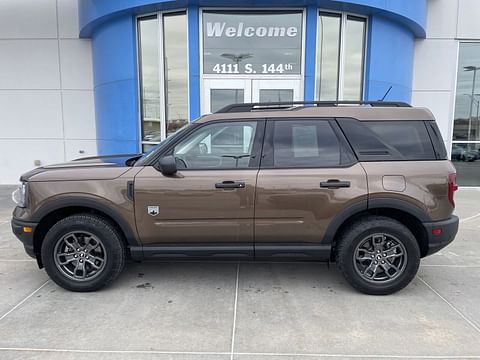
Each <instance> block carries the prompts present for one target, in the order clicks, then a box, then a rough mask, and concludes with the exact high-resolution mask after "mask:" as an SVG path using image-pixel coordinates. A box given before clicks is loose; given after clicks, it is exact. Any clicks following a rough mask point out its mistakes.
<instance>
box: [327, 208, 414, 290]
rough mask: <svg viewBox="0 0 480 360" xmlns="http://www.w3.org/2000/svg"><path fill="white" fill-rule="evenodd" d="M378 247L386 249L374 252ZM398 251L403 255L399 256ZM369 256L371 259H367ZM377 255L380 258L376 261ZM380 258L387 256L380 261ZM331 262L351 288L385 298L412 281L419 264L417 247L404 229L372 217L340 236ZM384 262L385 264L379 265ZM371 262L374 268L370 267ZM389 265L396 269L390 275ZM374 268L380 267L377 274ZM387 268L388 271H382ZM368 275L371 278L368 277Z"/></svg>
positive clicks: (409, 232)
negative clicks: (403, 254) (335, 264)
mask: <svg viewBox="0 0 480 360" xmlns="http://www.w3.org/2000/svg"><path fill="white" fill-rule="evenodd" d="M369 239H370V240H369ZM382 239H383V242H382V243H381V244H382V245H380V241H382ZM374 242H375V244H376V245H374ZM370 245H372V246H370ZM373 246H377V247H373ZM381 246H385V248H386V249H387V250H381V251H378V250H379V249H381ZM387 246H390V248H388V247H387ZM365 248H368V249H367V250H365ZM378 252H379V253H378ZM397 252H398V254H397ZM402 252H404V253H405V254H406V256H404V257H402V255H401V253H402ZM360 254H363V255H360ZM372 254H373V256H375V257H374V259H373V260H370V259H367V257H368V258H370V257H371V256H372ZM377 255H378V256H380V257H378V260H377ZM382 255H383V256H385V255H389V256H388V258H387V257H385V258H382ZM357 257H358V258H357ZM335 260H336V262H337V267H338V268H339V270H340V271H341V272H342V274H343V276H344V277H345V279H346V280H347V281H348V282H349V283H350V284H351V285H352V286H353V287H354V288H355V289H357V290H359V291H361V292H363V293H365V294H369V295H388V294H393V293H394V292H397V291H399V290H401V289H403V288H404V287H405V286H407V285H408V284H409V283H410V282H411V281H412V280H413V278H414V277H415V275H416V274H417V271H418V267H419V265H420V248H419V245H418V242H417V240H416V239H415V237H414V236H413V234H412V232H411V231H410V230H409V229H408V228H407V227H406V226H404V225H403V224H401V223H400V222H398V221H396V220H394V219H391V218H388V217H384V216H373V215H372V216H365V217H362V218H360V219H358V220H357V221H355V222H354V223H352V224H350V226H349V227H348V228H347V229H346V230H345V231H344V232H343V233H342V234H341V235H340V238H339V240H338V243H337V247H336V251H335ZM369 261H370V262H369ZM386 261H388V264H385V265H382V263H385V262H386ZM374 262H375V264H378V265H373V263H374ZM392 263H393V265H394V266H395V268H398V269H399V271H398V272H395V274H393V275H392V274H391V272H392V271H395V269H394V268H392V267H390V266H389V265H392ZM384 266H385V267H384ZM377 268H380V270H378V274H377ZM388 268H390V269H389V270H390V271H388V270H386V269H388ZM373 269H375V271H373ZM372 273H373V277H371V276H370V275H372ZM375 277H378V279H375ZM367 278H369V279H367ZM382 278H383V280H382Z"/></svg>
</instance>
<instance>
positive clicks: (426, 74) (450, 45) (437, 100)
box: [412, 0, 480, 153]
mask: <svg viewBox="0 0 480 360" xmlns="http://www.w3.org/2000/svg"><path fill="white" fill-rule="evenodd" d="M479 15H480V1H479V0H429V1H428V21H427V38H426V39H419V40H417V41H416V46H415V60H414V72H413V94H412V104H413V105H415V106H426V107H428V108H430V109H431V110H432V112H433V114H434V115H435V117H436V119H437V122H438V125H439V127H440V130H441V132H442V136H443V138H444V140H445V143H446V146H447V150H448V152H449V153H450V151H451V147H452V135H453V118H454V111H455V95H456V94H455V90H456V77H457V66H458V65H457V64H458V48H459V43H460V41H461V40H480V27H479V26H478V19H479Z"/></svg>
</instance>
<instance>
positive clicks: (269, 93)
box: [260, 89, 293, 102]
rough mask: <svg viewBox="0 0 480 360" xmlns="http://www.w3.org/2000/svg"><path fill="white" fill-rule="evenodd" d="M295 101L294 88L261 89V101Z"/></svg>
mask: <svg viewBox="0 0 480 360" xmlns="http://www.w3.org/2000/svg"><path fill="white" fill-rule="evenodd" d="M281 101H287V102H289V101H293V90H292V89H260V102H281Z"/></svg>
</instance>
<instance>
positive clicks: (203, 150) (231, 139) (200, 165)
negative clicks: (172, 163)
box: [173, 121, 257, 169]
mask: <svg viewBox="0 0 480 360" xmlns="http://www.w3.org/2000/svg"><path fill="white" fill-rule="evenodd" d="M256 128H257V123H256V122H255V121H249V122H226V123H218V124H210V125H206V126H204V127H201V128H200V129H198V130H197V131H195V132H193V133H192V134H191V135H190V136H188V137H187V138H186V139H185V140H183V141H182V142H180V143H179V144H178V145H176V146H175V149H174V150H173V154H174V156H175V158H176V160H177V165H178V166H179V168H180V169H234V168H248V167H249V164H250V159H251V154H252V149H253V140H254V137H255V130H256Z"/></svg>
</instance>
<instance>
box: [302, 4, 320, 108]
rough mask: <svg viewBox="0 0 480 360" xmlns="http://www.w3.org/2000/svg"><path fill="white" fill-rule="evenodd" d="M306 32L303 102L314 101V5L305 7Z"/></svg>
mask: <svg viewBox="0 0 480 360" xmlns="http://www.w3.org/2000/svg"><path fill="white" fill-rule="evenodd" d="M306 13H307V19H306V28H307V29H306V31H305V82H304V100H305V101H310V100H315V68H316V54H317V19H318V9H317V6H316V5H309V6H308V7H307V12H306Z"/></svg>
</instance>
